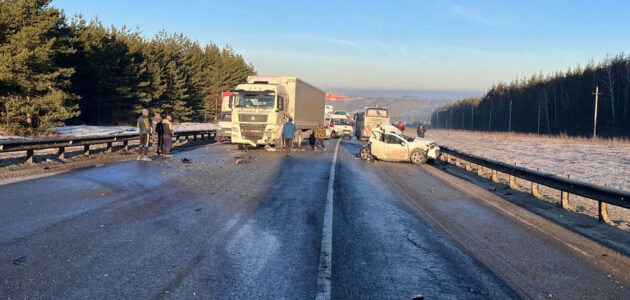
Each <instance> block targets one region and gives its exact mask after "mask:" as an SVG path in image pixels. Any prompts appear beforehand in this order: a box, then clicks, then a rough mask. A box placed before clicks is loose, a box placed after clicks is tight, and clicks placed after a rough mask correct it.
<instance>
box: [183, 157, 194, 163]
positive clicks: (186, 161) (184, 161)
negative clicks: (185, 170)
mask: <svg viewBox="0 0 630 300" xmlns="http://www.w3.org/2000/svg"><path fill="white" fill-rule="evenodd" d="M191 162H192V161H191V160H190V159H188V158H185V157H184V158H182V163H185V164H189V163H191Z"/></svg>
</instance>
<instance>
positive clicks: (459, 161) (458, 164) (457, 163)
mask: <svg viewBox="0 0 630 300" xmlns="http://www.w3.org/2000/svg"><path fill="white" fill-rule="evenodd" d="M455 165H456V166H458V167H461V166H462V162H461V160H460V159H459V157H456V158H455Z"/></svg>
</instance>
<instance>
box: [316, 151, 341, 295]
mask: <svg viewBox="0 0 630 300" xmlns="http://www.w3.org/2000/svg"><path fill="white" fill-rule="evenodd" d="M340 143H341V139H339V141H338V142H337V146H335V154H334V155H333V160H332V164H331V165H330V176H328V192H327V194H326V207H325V210H324V225H323V226H322V227H323V229H322V245H321V248H320V250H319V272H318V273H317V295H316V296H315V299H317V300H329V299H330V290H331V279H332V260H331V258H332V257H331V256H332V217H333V193H334V190H333V185H334V183H335V166H336V165H337V152H338V151H339V144H340Z"/></svg>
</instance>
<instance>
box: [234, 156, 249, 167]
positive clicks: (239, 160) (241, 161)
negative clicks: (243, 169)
mask: <svg viewBox="0 0 630 300" xmlns="http://www.w3.org/2000/svg"><path fill="white" fill-rule="evenodd" d="M246 163H247V161H246V160H245V159H244V158H242V157H240V156H237V157H235V158H234V164H237V165H240V164H246Z"/></svg>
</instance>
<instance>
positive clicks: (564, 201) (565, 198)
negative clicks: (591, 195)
mask: <svg viewBox="0 0 630 300" xmlns="http://www.w3.org/2000/svg"><path fill="white" fill-rule="evenodd" d="M559 176H562V177H565V178H571V175H569V174H561V175H559ZM560 207H562V208H564V209H569V207H570V204H569V192H566V191H560Z"/></svg>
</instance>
